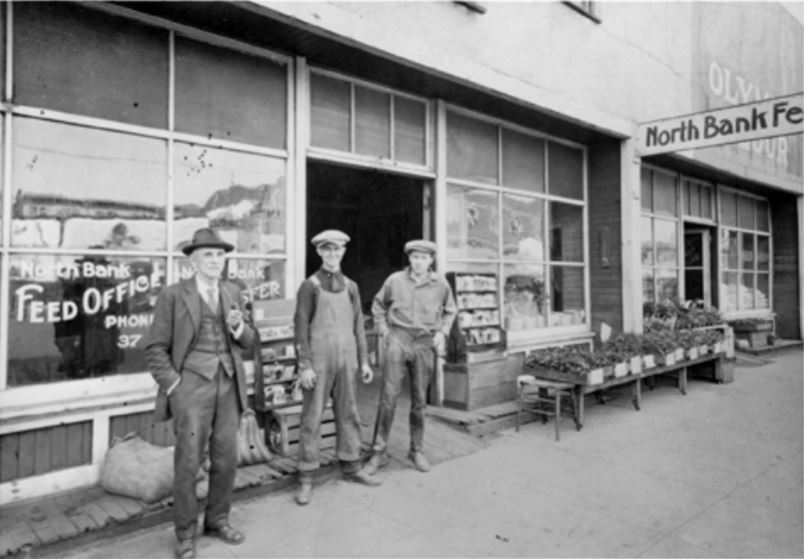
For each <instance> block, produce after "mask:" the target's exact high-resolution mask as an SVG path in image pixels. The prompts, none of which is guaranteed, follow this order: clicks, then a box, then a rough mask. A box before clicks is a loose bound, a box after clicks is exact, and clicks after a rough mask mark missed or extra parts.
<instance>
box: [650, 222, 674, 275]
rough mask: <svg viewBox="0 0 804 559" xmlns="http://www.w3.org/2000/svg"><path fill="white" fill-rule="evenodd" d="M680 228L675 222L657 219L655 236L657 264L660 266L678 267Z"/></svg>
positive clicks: (654, 226) (654, 225) (654, 224)
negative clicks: (678, 230) (678, 232)
mask: <svg viewBox="0 0 804 559" xmlns="http://www.w3.org/2000/svg"><path fill="white" fill-rule="evenodd" d="M677 229H678V226H677V225H676V222H674V221H664V220H662V219H656V220H654V222H653V234H654V235H655V242H656V264H657V265H659V266H678V235H677Z"/></svg>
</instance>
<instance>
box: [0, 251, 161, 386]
mask: <svg viewBox="0 0 804 559" xmlns="http://www.w3.org/2000/svg"><path fill="white" fill-rule="evenodd" d="M165 264H166V261H165V259H164V258H150V257H143V258H134V257H115V256H108V255H99V254H84V255H47V254H14V255H12V256H11V257H10V274H9V275H10V290H9V291H10V301H11V304H10V307H9V317H8V318H9V332H8V336H9V337H8V357H9V359H8V385H9V386H22V385H28V384H35V383H42V382H53V381H60V380H73V379H83V378H92V377H102V376H107V375H114V374H123V373H134V372H142V371H145V370H147V367H146V364H145V359H144V355H143V348H142V336H143V335H144V334H145V333H146V331H147V329H148V327H149V326H150V324H151V322H152V320H153V308H154V305H155V303H156V298H157V296H158V295H159V292H160V291H161V289H162V287H163V286H164V283H165Z"/></svg>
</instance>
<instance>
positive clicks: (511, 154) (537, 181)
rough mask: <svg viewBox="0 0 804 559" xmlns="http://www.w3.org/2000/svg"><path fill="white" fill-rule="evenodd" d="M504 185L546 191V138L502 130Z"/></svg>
mask: <svg viewBox="0 0 804 559" xmlns="http://www.w3.org/2000/svg"><path fill="white" fill-rule="evenodd" d="M502 157H503V176H502V183H503V185H505V186H507V187H509V188H522V189H524V190H531V191H533V192H544V140H540V139H538V138H534V137H532V136H528V135H526V134H520V133H518V132H514V131H512V130H506V129H504V128H503V131H502Z"/></svg>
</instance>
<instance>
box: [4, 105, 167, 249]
mask: <svg viewBox="0 0 804 559" xmlns="http://www.w3.org/2000/svg"><path fill="white" fill-rule="evenodd" d="M166 153H167V149H166V144H165V142H164V140H159V139H154V138H145V137H142V136H135V135H132V134H123V133H119V132H109V131H104V130H97V129H93V128H84V127H80V126H72V125H68V124H61V123H57V122H49V121H42V120H35V119H29V118H16V119H14V149H13V156H14V173H13V184H14V192H15V194H14V200H13V208H12V216H13V217H12V233H11V241H12V244H13V245H14V246H17V247H37V248H39V247H42V248H78V249H80V248H89V247H92V246H96V245H101V246H102V247H104V248H109V249H115V250H121V249H122V250H163V249H164V248H165V221H164V219H165V202H166V198H167V162H166Z"/></svg>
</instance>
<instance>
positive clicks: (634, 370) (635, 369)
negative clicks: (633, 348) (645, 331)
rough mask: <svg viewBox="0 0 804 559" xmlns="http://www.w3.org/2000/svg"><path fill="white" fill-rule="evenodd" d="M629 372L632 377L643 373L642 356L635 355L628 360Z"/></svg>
mask: <svg viewBox="0 0 804 559" xmlns="http://www.w3.org/2000/svg"><path fill="white" fill-rule="evenodd" d="M628 370H629V371H631V374H632V375H638V374H639V373H641V372H642V356H641V355H635V356H633V357H632V358H631V359H629V360H628Z"/></svg>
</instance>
